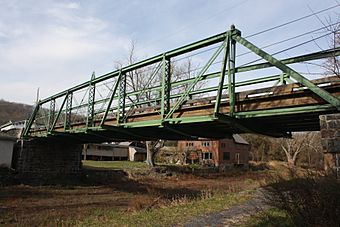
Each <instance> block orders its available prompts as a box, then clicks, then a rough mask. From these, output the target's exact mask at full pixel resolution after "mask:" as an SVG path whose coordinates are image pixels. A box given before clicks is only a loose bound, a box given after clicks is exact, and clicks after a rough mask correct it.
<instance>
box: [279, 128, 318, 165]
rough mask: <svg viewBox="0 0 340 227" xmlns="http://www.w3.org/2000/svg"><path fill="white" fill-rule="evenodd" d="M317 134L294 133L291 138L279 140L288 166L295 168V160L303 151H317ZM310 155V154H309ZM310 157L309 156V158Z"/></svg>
mask: <svg viewBox="0 0 340 227" xmlns="http://www.w3.org/2000/svg"><path fill="white" fill-rule="evenodd" d="M316 135H317V134H316V133H313V132H307V133H295V134H293V136H292V138H282V139H280V143H281V148H282V150H283V151H284V153H285V155H286V158H287V162H288V164H289V165H290V166H295V165H296V161H297V158H298V157H299V155H300V153H301V152H303V151H307V152H310V151H311V150H314V151H318V150H319V148H318V142H317V141H316V140H317V136H316ZM309 154H310V153H309ZM309 157H310V156H309Z"/></svg>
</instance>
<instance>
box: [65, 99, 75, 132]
mask: <svg viewBox="0 0 340 227" xmlns="http://www.w3.org/2000/svg"><path fill="white" fill-rule="evenodd" d="M72 99H73V94H72V93H68V94H67V100H66V108H65V124H64V130H67V129H70V126H71V113H72Z"/></svg>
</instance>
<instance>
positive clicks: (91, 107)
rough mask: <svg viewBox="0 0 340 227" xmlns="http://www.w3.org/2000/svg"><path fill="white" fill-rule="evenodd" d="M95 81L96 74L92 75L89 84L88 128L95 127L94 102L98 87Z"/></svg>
mask: <svg viewBox="0 0 340 227" xmlns="http://www.w3.org/2000/svg"><path fill="white" fill-rule="evenodd" d="M94 79H95V73H94V72H93V73H92V76H91V80H90V84H89V99H88V104H87V120H86V128H88V127H92V126H93V120H94V102H95V95H96V94H95V93H96V86H95V84H94V83H93V82H92V81H93V80H94Z"/></svg>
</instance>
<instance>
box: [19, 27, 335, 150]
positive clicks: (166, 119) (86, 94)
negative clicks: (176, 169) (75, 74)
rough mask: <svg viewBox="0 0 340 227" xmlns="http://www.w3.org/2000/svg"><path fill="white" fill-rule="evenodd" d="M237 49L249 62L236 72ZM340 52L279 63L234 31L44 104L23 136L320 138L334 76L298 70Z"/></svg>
mask: <svg viewBox="0 0 340 227" xmlns="http://www.w3.org/2000/svg"><path fill="white" fill-rule="evenodd" d="M237 45H238V46H240V47H242V48H243V49H244V50H246V51H247V53H246V54H249V55H251V56H253V59H252V60H254V59H255V61H251V62H250V63H249V64H243V65H240V66H237V64H236V63H237V62H238V56H240V55H237V54H236V46H237ZM200 54H203V55H204V56H200V65H199V67H195V68H194V69H192V68H190V69H188V70H182V71H181V72H178V68H180V66H181V64H182V63H181V60H183V59H185V58H186V56H193V58H194V57H196V56H197V55H200ZM339 54H340V48H333V49H329V50H324V51H319V52H314V53H307V54H304V55H299V56H296V57H292V58H286V59H277V58H275V57H274V56H273V55H270V54H268V53H267V52H265V51H264V50H263V49H261V48H258V47H257V46H256V45H255V44H253V43H251V42H250V41H248V40H247V39H245V38H243V37H242V35H241V32H240V31H239V30H237V29H236V28H235V27H234V26H232V27H231V29H230V30H228V31H226V32H223V33H220V34H217V35H215V36H212V37H209V38H206V39H204V40H200V41H197V42H194V43H191V44H188V45H185V46H182V47H179V48H176V49H174V50H170V51H167V52H165V53H162V54H159V55H157V56H154V57H151V58H148V59H146V60H143V61H140V62H136V63H134V64H131V65H128V66H126V67H122V68H120V69H117V70H115V71H113V72H109V73H107V74H105V75H102V76H99V77H95V75H94V73H93V75H92V77H91V79H90V80H89V81H86V82H84V83H82V84H79V85H77V86H75V87H72V88H69V89H67V90H65V91H63V92H60V93H58V94H55V95H53V96H51V97H48V98H46V99H43V100H40V101H39V102H38V103H37V105H36V107H35V110H34V112H33V114H32V116H31V117H30V119H29V121H28V123H27V126H26V128H25V130H24V131H23V134H22V138H23V139H26V140H27V139H34V140H42V141H44V143H45V142H46V141H74V142H75V143H78V144H80V143H89V142H106V141H121V140H130V141H131V140H144V141H145V140H158V139H167V140H182V139H191V140H192V139H199V138H201V137H204V138H224V137H226V136H228V135H230V134H232V133H247V132H252V133H259V134H264V135H270V136H274V137H282V136H289V135H290V134H291V133H292V132H296V131H316V130H320V123H319V116H320V115H328V114H335V116H336V115H337V114H339V110H340V78H339V77H338V76H336V75H333V76H332V75H330V76H327V77H326V76H320V77H319V78H313V79H309V78H307V77H305V76H303V75H302V73H299V72H298V70H296V69H294V66H295V65H296V64H300V63H305V62H312V61H317V60H320V59H321V60H322V59H327V58H330V57H337V56H339ZM241 55H243V54H241ZM182 65H183V64H182ZM184 65H185V66H188V64H185V62H184ZM273 73H274V74H273ZM332 116H333V115H332ZM339 125H340V124H339ZM337 130H338V129H337ZM339 152H340V151H339Z"/></svg>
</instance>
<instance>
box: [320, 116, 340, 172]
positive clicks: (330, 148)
mask: <svg viewBox="0 0 340 227" xmlns="http://www.w3.org/2000/svg"><path fill="white" fill-rule="evenodd" d="M320 131H321V143H322V148H323V151H324V166H325V170H326V171H327V172H328V173H331V172H333V173H335V174H336V175H337V177H340V169H339V168H340V113H337V114H328V115H321V116H320Z"/></svg>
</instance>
